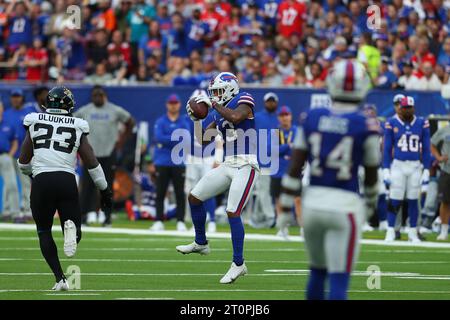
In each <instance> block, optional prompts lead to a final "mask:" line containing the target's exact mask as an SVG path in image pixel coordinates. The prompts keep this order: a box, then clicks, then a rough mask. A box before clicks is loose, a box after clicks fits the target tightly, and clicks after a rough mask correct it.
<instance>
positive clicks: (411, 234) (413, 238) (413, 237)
mask: <svg viewBox="0 0 450 320" xmlns="http://www.w3.org/2000/svg"><path fill="white" fill-rule="evenodd" d="M408 241H410V242H412V243H420V242H422V241H421V240H420V239H419V236H418V235H417V229H416V228H410V229H409V230H408Z"/></svg>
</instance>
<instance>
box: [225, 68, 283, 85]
mask: <svg viewBox="0 0 450 320" xmlns="http://www.w3.org/2000/svg"><path fill="white" fill-rule="evenodd" d="M219 71H220V70H219ZM262 83H263V84H264V85H266V86H268V87H281V86H282V85H283V77H282V76H281V74H280V72H278V68H277V65H276V64H275V62H269V64H268V65H267V68H266V73H265V75H264V78H263V81H262Z"/></svg>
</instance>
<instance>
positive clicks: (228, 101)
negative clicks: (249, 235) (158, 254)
mask: <svg viewBox="0 0 450 320" xmlns="http://www.w3.org/2000/svg"><path fill="white" fill-rule="evenodd" d="M208 93H209V97H208V96H205V95H201V96H198V97H197V98H196V100H195V101H196V102H197V103H200V102H204V103H206V104H208V106H210V108H212V109H213V110H212V115H213V118H214V121H212V122H211V123H210V124H209V125H208V127H207V130H206V131H205V132H203V129H202V124H201V122H200V121H198V120H197V119H196V118H195V117H194V115H193V113H192V109H191V108H190V106H189V103H188V104H187V105H186V111H187V113H188V114H189V116H190V118H191V119H192V120H193V121H194V125H195V134H196V137H197V141H199V142H201V143H202V144H208V143H210V141H211V139H212V138H213V137H215V136H216V135H217V132H219V134H220V135H221V136H222V139H223V141H224V155H225V158H224V161H223V162H222V163H221V164H220V165H219V166H218V167H217V168H215V169H213V170H211V171H209V172H208V173H206V175H205V176H203V177H202V178H201V179H200V181H199V182H198V183H197V184H196V185H195V187H194V189H192V191H191V192H190V194H189V198H188V200H189V206H190V208H191V216H192V222H193V223H194V228H195V241H194V242H192V243H191V244H188V245H181V246H177V247H176V249H177V250H178V251H179V252H181V253H183V254H188V253H199V254H208V253H209V252H210V248H209V245H208V241H207V240H206V235H205V220H206V211H205V208H204V206H203V203H204V202H205V201H206V200H208V199H210V198H212V197H214V196H216V195H218V194H220V193H223V192H224V191H226V190H229V193H228V202H227V208H226V212H227V215H228V221H229V224H230V228H231V240H232V242H233V262H232V264H231V267H230V269H229V270H228V272H227V273H226V274H225V275H224V276H223V277H222V279H220V283H232V282H233V281H235V280H236V279H237V278H238V277H240V276H243V275H245V274H246V273H247V267H246V265H245V262H244V257H243V249H244V234H245V233H244V225H243V223H242V220H241V216H240V215H241V212H242V210H243V209H244V207H245V205H246V204H247V201H248V199H249V197H250V194H251V192H252V190H253V187H254V185H255V181H256V180H257V178H258V176H259V166H258V162H257V157H256V149H257V147H256V141H257V139H256V131H255V120H254V111H253V108H254V106H255V102H254V99H253V97H252V96H251V95H250V94H248V93H246V92H239V83H238V80H237V78H236V76H235V75H234V74H232V73H230V72H222V73H220V74H219V75H217V76H216V77H215V78H214V79H213V80H212V81H211V82H210V84H209V87H208ZM214 128H215V129H214Z"/></svg>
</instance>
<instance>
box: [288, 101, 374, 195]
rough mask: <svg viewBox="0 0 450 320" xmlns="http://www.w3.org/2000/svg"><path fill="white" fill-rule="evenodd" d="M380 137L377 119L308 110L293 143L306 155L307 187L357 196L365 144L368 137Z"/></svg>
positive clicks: (362, 115) (352, 113) (321, 109)
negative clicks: (341, 190) (359, 168)
mask: <svg viewBox="0 0 450 320" xmlns="http://www.w3.org/2000/svg"><path fill="white" fill-rule="evenodd" d="M379 133H380V126H379V122H378V121H377V119H375V118H367V117H366V116H365V115H364V114H363V113H362V112H356V111H355V112H350V113H335V112H333V111H332V110H330V109H325V108H318V109H313V110H311V111H310V112H309V113H308V115H307V116H306V118H305V119H304V120H303V121H302V125H301V126H300V127H299V134H298V135H297V139H296V143H295V148H299V149H302V150H307V151H308V163H309V164H310V170H311V178H310V185H311V186H322V187H331V188H338V189H343V190H347V191H351V192H356V193H358V192H359V185H358V167H359V166H361V165H364V164H365V163H364V162H365V161H366V160H365V159H366V158H367V155H366V154H365V153H366V150H365V149H364V144H365V142H366V140H367V138H368V137H369V136H372V135H376V136H378V137H379ZM375 152H378V153H379V150H375ZM378 159H379V156H378Z"/></svg>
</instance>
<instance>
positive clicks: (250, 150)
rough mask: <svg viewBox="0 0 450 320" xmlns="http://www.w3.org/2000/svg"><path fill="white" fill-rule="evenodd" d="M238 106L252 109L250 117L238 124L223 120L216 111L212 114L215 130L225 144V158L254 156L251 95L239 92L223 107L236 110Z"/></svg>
mask: <svg viewBox="0 0 450 320" xmlns="http://www.w3.org/2000/svg"><path fill="white" fill-rule="evenodd" d="M240 104H246V105H248V106H250V107H251V108H252V117H251V118H248V119H245V120H243V121H241V122H240V123H238V124H233V123H231V122H229V121H227V120H225V119H224V118H223V117H222V116H221V115H220V114H219V113H218V112H217V111H214V113H213V118H214V121H215V123H216V128H217V130H218V131H219V132H220V134H221V135H222V137H223V140H224V142H225V145H224V150H225V151H224V154H225V157H227V156H234V155H245V154H254V155H256V149H257V147H256V145H257V136H256V130H255V118H254V112H253V110H254V107H255V100H254V99H253V97H252V95H251V94H249V93H247V92H241V93H239V94H237V95H236V96H234V97H233V98H232V99H231V100H230V101H229V102H228V103H227V104H226V105H225V107H227V108H230V109H236V108H237V107H238V106H239V105H240Z"/></svg>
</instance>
